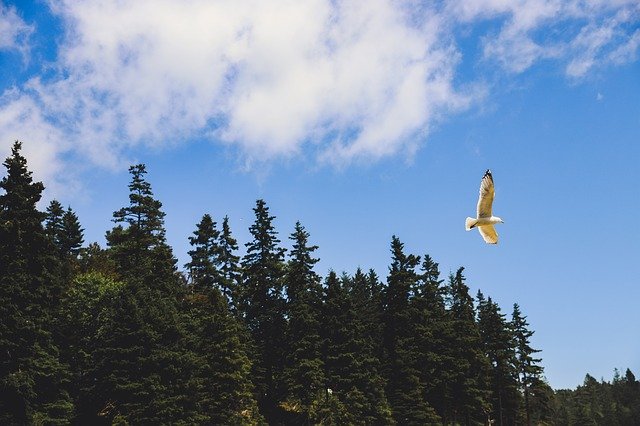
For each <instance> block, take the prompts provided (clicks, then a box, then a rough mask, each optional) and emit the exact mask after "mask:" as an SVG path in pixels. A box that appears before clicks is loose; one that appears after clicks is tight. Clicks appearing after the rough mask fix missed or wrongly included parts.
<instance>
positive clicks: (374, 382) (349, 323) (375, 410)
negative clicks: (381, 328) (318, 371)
mask: <svg viewBox="0 0 640 426" xmlns="http://www.w3.org/2000/svg"><path fill="white" fill-rule="evenodd" d="M372 278H374V277H373V276H371V275H369V276H368V277H365V275H364V274H362V271H360V270H358V272H356V276H355V277H354V279H353V280H352V279H351V278H350V277H349V276H347V275H346V274H344V275H343V276H342V279H340V278H338V276H337V275H336V273H335V272H334V271H330V272H329V275H328V276H327V278H326V280H325V288H324V291H325V295H324V304H323V315H322V318H323V321H322V324H323V326H322V330H323V333H322V335H323V339H324V342H325V345H324V350H323V353H324V364H325V376H326V387H327V392H329V393H330V397H329V396H328V397H327V398H326V399H325V400H326V401H327V404H330V403H332V402H335V403H336V407H335V411H336V412H337V417H335V418H334V419H333V421H334V423H333V424H358V425H370V424H380V425H389V424H394V423H395V422H394V420H393V417H392V416H391V407H390V406H389V403H388V402H387V398H386V395H385V389H384V385H385V382H384V379H383V377H382V374H381V366H380V361H379V359H378V358H377V356H376V354H375V352H376V349H377V348H376V342H375V341H374V339H373V336H374V334H375V331H373V332H372V328H375V324H372V323H370V322H369V319H370V318H371V314H372V311H371V306H372V301H371V299H369V296H368V293H369V292H368V291H367V290H368V289H370V285H371V284H372V281H371V279H372ZM369 294H370V293H369Z"/></svg>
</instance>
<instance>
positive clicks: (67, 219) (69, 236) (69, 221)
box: [45, 200, 84, 282]
mask: <svg viewBox="0 0 640 426" xmlns="http://www.w3.org/2000/svg"><path fill="white" fill-rule="evenodd" d="M45 231H46V233H47V236H48V237H49V239H50V240H51V243H52V244H53V246H54V247H55V248H56V253H57V255H58V258H59V261H60V265H61V268H62V272H61V273H62V279H63V280H64V281H65V282H69V281H70V280H71V277H72V275H73V274H74V273H76V272H77V271H78V270H79V263H78V255H79V253H80V250H81V247H82V243H83V242H84V237H83V231H84V229H82V227H81V226H80V221H79V220H78V216H76V214H75V212H74V211H73V210H72V209H71V207H68V208H67V210H66V211H65V210H63V209H62V205H61V204H60V203H59V202H58V201H57V200H52V201H51V203H50V204H49V207H47V213H46V217H45Z"/></svg>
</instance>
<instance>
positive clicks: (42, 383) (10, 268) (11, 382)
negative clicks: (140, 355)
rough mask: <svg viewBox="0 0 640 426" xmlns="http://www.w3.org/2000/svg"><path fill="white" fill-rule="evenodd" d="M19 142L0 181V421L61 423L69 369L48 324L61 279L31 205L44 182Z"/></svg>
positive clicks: (66, 409)
mask: <svg viewBox="0 0 640 426" xmlns="http://www.w3.org/2000/svg"><path fill="white" fill-rule="evenodd" d="M21 147H22V145H21V143H20V142H18V141H16V142H15V143H14V145H13V147H12V150H11V155H10V156H9V157H8V158H7V159H6V160H5V162H4V166H5V167H6V169H7V175H6V176H5V177H4V178H3V179H2V180H1V181H0V188H2V190H3V191H4V193H3V194H2V195H0V353H1V354H2V356H1V357H0V423H2V424H33V423H40V424H65V423H67V422H68V421H69V420H70V417H71V414H72V410H73V406H72V403H71V400H70V397H69V395H68V392H67V389H66V385H67V383H68V377H69V375H68V369H67V367H66V366H65V365H64V364H62V363H61V362H60V359H59V351H58V348H57V347H56V345H55V344H54V342H53V338H52V330H51V324H52V319H53V318H54V317H55V315H56V312H57V310H58V308H59V301H60V294H61V291H62V285H63V283H62V281H61V276H60V265H59V262H58V259H57V257H56V256H55V254H54V251H55V250H54V246H53V243H52V242H51V240H50V238H49V237H48V236H47V233H46V231H45V229H44V227H43V226H42V222H43V220H44V219H45V217H46V215H45V214H43V213H41V212H40V211H38V210H37V208H36V203H37V202H38V201H39V200H40V197H41V195H42V191H43V190H44V185H43V184H42V183H40V182H34V181H33V178H32V176H31V172H30V171H29V170H28V169H27V160H26V158H24V157H23V156H22V155H21V154H20V150H21Z"/></svg>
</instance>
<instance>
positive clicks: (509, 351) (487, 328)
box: [477, 290, 520, 425]
mask: <svg viewBox="0 0 640 426" xmlns="http://www.w3.org/2000/svg"><path fill="white" fill-rule="evenodd" d="M477 300H478V327H479V329H480V339H481V341H482V346H483V348H484V353H485V354H486V356H487V358H488V359H489V362H490V363H491V372H490V376H491V384H490V386H491V402H492V406H493V409H492V412H491V417H492V418H494V419H496V423H497V424H498V425H514V424H516V421H517V415H518V409H519V405H520V394H519V392H518V372H517V369H516V353H515V341H514V335H513V331H512V330H511V327H510V325H509V323H508V322H507V321H506V319H505V316H504V314H502V313H501V312H500V307H499V306H498V305H497V304H496V303H495V302H493V301H492V300H491V298H490V297H489V298H488V299H485V298H484V295H483V294H482V292H481V291H479V290H478V296H477Z"/></svg>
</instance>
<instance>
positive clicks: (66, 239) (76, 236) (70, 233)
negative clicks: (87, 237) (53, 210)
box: [59, 207, 84, 258]
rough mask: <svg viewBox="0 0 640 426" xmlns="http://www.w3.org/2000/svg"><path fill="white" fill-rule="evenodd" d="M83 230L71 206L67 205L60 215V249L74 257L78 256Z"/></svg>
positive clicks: (82, 241)
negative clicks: (62, 214)
mask: <svg viewBox="0 0 640 426" xmlns="http://www.w3.org/2000/svg"><path fill="white" fill-rule="evenodd" d="M83 232H84V229H82V227H81V226H80V221H79V220H78V216H77V215H76V213H75V212H74V211H73V210H72V209H71V207H67V210H66V211H65V212H64V216H62V233H61V235H60V239H59V241H60V249H61V251H62V252H63V253H64V254H67V255H69V256H72V257H74V258H75V257H76V256H78V254H79V253H80V249H81V247H82V243H84V235H83Z"/></svg>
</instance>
